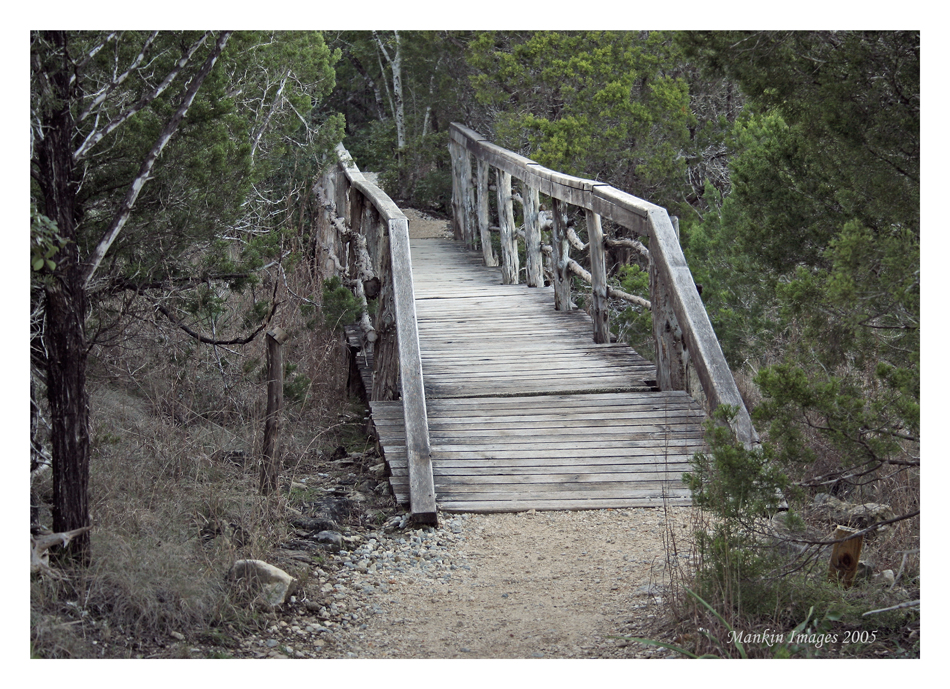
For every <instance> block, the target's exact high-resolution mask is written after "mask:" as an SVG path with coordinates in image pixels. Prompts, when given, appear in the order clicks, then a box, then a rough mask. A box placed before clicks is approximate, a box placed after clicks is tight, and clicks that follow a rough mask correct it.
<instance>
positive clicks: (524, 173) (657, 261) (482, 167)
mask: <svg viewBox="0 0 950 689" xmlns="http://www.w3.org/2000/svg"><path fill="white" fill-rule="evenodd" d="M449 149H450V152H451V154H452V161H453V165H452V169H453V182H452V206H453V224H454V229H455V235H456V239H459V240H462V241H464V242H465V243H466V244H467V245H468V246H470V247H471V248H475V246H476V244H477V243H479V242H476V230H477V236H478V238H479V239H480V243H481V245H482V250H483V255H484V257H485V262H486V264H488V265H498V263H497V260H496V259H495V257H494V255H493V252H492V249H491V242H490V239H489V234H488V232H489V225H488V167H489V166H491V167H494V168H495V169H496V171H497V174H496V189H497V195H498V215H499V226H500V231H501V235H502V241H501V248H502V254H503V256H502V274H503V276H504V279H505V281H506V282H517V279H518V278H517V274H518V268H517V261H518V259H517V246H516V245H515V246H514V247H513V249H512V242H513V240H512V239H511V237H512V236H513V233H514V228H513V220H512V219H511V218H512V211H511V201H512V198H514V197H513V195H512V194H511V177H515V178H517V179H519V180H521V182H522V185H523V191H524V194H523V197H522V202H523V204H524V217H525V240H526V245H527V282H528V284H529V285H531V286H543V284H544V281H543V276H542V275H541V270H540V255H541V247H540V224H539V222H538V194H539V193H544V194H547V195H548V196H550V197H551V198H552V200H553V201H554V205H555V208H554V209H553V224H552V242H551V249H552V251H551V253H552V259H553V260H552V264H553V268H554V270H553V273H554V289H555V307H556V308H558V309H561V310H567V309H569V308H570V282H569V279H568V276H567V272H568V270H569V269H570V264H571V263H574V262H573V261H571V260H570V254H569V252H570V243H569V242H568V240H567V236H566V234H567V228H565V227H562V222H561V218H562V211H561V203H562V202H563V203H568V204H571V205H574V206H578V207H580V208H584V209H585V211H586V213H587V227H588V238H589V243H590V249H591V255H590V258H591V278H592V285H591V289H592V299H591V304H592V314H591V315H592V318H593V320H594V341H595V342H607V341H609V330H608V307H607V296H608V287H607V284H606V267H605V258H604V244H605V241H604V238H603V234H602V231H601V228H600V218H601V217H605V218H608V219H609V220H611V221H613V222H615V223H617V224H618V225H621V226H623V227H626V228H628V229H630V230H632V231H633V232H635V233H636V234H638V235H640V236H645V237H649V239H650V247H649V256H650V303H651V310H652V312H653V333H654V340H655V342H656V351H657V381H658V386H659V387H660V388H661V389H663V390H673V389H685V388H686V385H687V376H686V363H687V361H692V363H693V365H694V367H695V369H696V374H697V377H698V378H699V381H700V384H701V385H702V388H703V392H704V394H705V396H706V400H707V405H708V411H709V412H712V411H713V410H714V409H715V408H716V407H718V406H719V405H722V404H727V405H730V406H733V407H735V408H736V409H737V410H738V413H737V415H736V417H735V419H734V420H733V422H732V424H731V425H732V429H733V431H734V432H735V434H736V437H737V439H738V440H739V441H740V442H742V443H743V444H744V445H746V446H747V447H752V446H753V445H755V444H757V443H758V435H757V434H756V432H755V428H754V427H753V425H752V420H751V418H750V416H749V412H748V410H747V409H746V407H745V404H744V403H743V400H742V396H741V395H740V394H739V390H738V388H737V387H736V382H735V379H734V378H733V375H732V371H731V370H730V369H729V366H728V364H727V363H726V359H725V357H724V356H723V354H722V349H721V347H720V346H719V340H718V339H717V337H716V333H715V332H714V330H713V327H712V323H710V321H709V316H708V314H707V313H706V309H705V307H704V306H703V303H702V300H701V299H700V297H699V293H698V291H697V289H696V286H695V283H694V282H693V277H692V274H691V273H690V270H689V266H688V265H687V263H686V258H685V256H684V255H683V251H682V248H681V247H680V244H679V240H678V237H677V233H676V231H675V230H674V227H673V223H672V221H671V220H670V216H669V214H668V213H667V211H666V209H665V208H662V207H660V206H657V205H655V204H652V203H649V202H648V201H644V200H643V199H640V198H637V197H636V196H633V195H632V194H628V193H627V192H624V191H621V190H619V189H616V188H614V187H612V186H610V185H608V184H604V183H602V182H597V181H594V180H589V179H581V178H579V177H573V176H571V175H566V174H563V173H561V172H557V171H555V170H550V169H548V168H545V167H543V166H542V165H539V164H538V163H536V162H534V161H533V160H530V159H528V158H525V157H524V156H521V155H518V154H517V153H514V152H512V151H509V150H507V149H504V148H501V147H500V146H497V145H495V144H493V143H491V142H489V141H487V140H486V139H485V138H484V137H483V136H481V135H480V134H479V133H478V132H475V131H473V130H472V129H469V128H468V127H465V126H463V125H461V124H457V123H454V122H453V123H452V124H451V125H450V127H449ZM472 156H474V158H475V162H476V182H475V184H474V185H473V184H472V167H471V157H472ZM608 241H610V240H608ZM512 253H513V254H514V256H512ZM575 265H576V263H575ZM512 273H513V275H512ZM565 290H566V295H567V296H566V298H565Z"/></svg>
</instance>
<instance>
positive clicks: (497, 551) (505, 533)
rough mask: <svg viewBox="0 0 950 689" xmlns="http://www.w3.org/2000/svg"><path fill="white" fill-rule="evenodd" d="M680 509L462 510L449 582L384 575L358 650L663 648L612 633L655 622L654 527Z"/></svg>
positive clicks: (678, 524) (662, 574) (622, 653)
mask: <svg viewBox="0 0 950 689" xmlns="http://www.w3.org/2000/svg"><path fill="white" fill-rule="evenodd" d="M689 519H690V509H689V508H670V509H668V510H664V509H662V508H640V509H625V510H594V511H583V512H538V513H532V512H528V513H520V514H491V515H472V516H471V517H470V519H469V520H468V521H467V522H466V527H465V539H464V541H463V542H462V544H461V545H460V546H459V549H458V551H457V553H456V554H454V557H455V558H456V561H458V558H462V559H463V560H464V561H466V562H467V563H468V564H469V566H470V568H471V569H470V570H459V571H458V572H456V573H455V574H453V577H452V580H451V583H444V582H441V581H433V580H431V579H428V580H427V579H414V580H406V581H404V582H402V581H401V582H400V585H399V586H393V587H392V589H391V591H390V595H388V596H386V597H385V600H383V601H378V603H379V605H380V607H381V608H382V612H381V613H380V614H377V615H374V616H373V618H372V620H370V623H369V624H368V626H367V628H366V629H364V630H362V633H361V634H360V637H361V639H360V642H359V645H360V646H361V648H360V649H359V651H358V653H357V655H358V657H363V658H496V659H497V658H632V657H653V656H665V655H668V653H667V652H666V651H664V650H662V649H657V648H654V647H649V646H644V645H641V644H636V643H633V644H631V643H630V642H627V641H625V640H623V639H615V638H611V637H612V636H614V635H636V636H640V635H647V636H649V635H650V634H651V633H652V632H654V631H655V628H656V625H655V624H654V623H655V622H656V621H658V620H657V615H658V613H659V612H660V610H661V606H662V605H663V599H664V596H663V592H664V591H665V589H666V586H665V582H667V579H668V577H667V573H666V572H667V557H666V549H665V547H664V534H665V533H667V528H670V530H671V532H672V533H673V535H674V538H676V539H677V540H678V541H679V543H680V545H682V544H683V543H685V542H686V540H687V534H688V533H689Z"/></svg>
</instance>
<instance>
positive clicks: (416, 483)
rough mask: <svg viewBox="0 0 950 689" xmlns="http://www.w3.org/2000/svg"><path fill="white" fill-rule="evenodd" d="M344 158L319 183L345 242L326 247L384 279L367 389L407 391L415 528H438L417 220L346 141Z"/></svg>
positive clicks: (382, 395)
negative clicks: (412, 240) (415, 272)
mask: <svg viewBox="0 0 950 689" xmlns="http://www.w3.org/2000/svg"><path fill="white" fill-rule="evenodd" d="M336 155H337V163H336V164H335V165H333V166H331V168H330V170H328V171H327V173H326V174H325V175H324V176H323V178H322V179H321V180H320V183H319V184H320V185H322V190H321V191H322V192H323V193H325V196H327V197H329V198H326V199H324V201H325V202H327V205H328V206H329V208H327V211H328V212H329V213H330V217H329V218H328V219H329V220H330V223H329V225H330V226H332V227H334V228H335V229H336V234H337V237H335V238H331V237H329V236H328V235H330V234H333V232H332V231H329V230H327V229H325V233H326V234H325V237H324V240H323V241H322V242H321V244H322V245H323V246H325V247H330V248H328V249H326V250H327V251H329V252H331V254H332V256H331V258H332V261H331V264H333V265H334V267H335V268H336V271H337V272H339V271H340V269H343V270H344V271H346V269H344V268H343V265H342V263H341V262H340V260H339V257H338V256H339V255H345V253H346V254H348V256H347V259H346V261H347V262H348V263H349V264H350V265H352V266H354V268H355V270H356V272H358V273H360V277H361V278H364V277H366V273H367V269H365V268H360V267H359V265H360V264H361V262H362V263H363V264H364V265H365V264H367V263H370V262H371V263H372V269H373V270H374V271H375V277H378V279H379V307H378V310H377V314H376V318H375V319H374V321H375V322H374V323H373V325H372V326H371V327H370V326H368V325H367V321H368V314H367V313H366V311H365V297H363V299H362V300H363V302H364V322H363V329H364V333H365V334H366V335H367V336H368V337H367V339H369V340H370V341H372V340H376V341H375V343H374V360H375V366H376V369H375V371H374V374H373V390H372V391H371V392H370V391H367V392H369V394H370V399H372V400H392V399H396V398H397V396H399V395H400V394H401V398H402V404H403V415H404V417H405V432H406V453H407V455H408V463H409V488H410V491H409V494H410V509H411V512H412V519H413V521H414V522H415V523H421V524H432V525H435V524H436V522H437V515H436V508H435V488H434V482H433V475H432V459H431V447H430V439H429V423H428V418H427V416H426V399H425V389H424V387H423V381H422V357H421V354H420V349H419V331H418V326H417V322H416V303H415V295H414V290H413V282H412V259H411V256H410V253H409V221H408V219H407V218H406V216H405V215H404V214H403V212H402V211H401V210H399V207H398V206H396V204H395V203H394V202H393V201H392V199H390V198H389V196H387V195H386V194H385V192H383V191H382V190H381V189H380V188H379V187H377V186H376V185H375V184H372V183H371V182H370V181H369V180H367V179H366V177H364V176H363V173H361V172H360V170H359V168H358V167H357V166H356V163H354V162H353V159H352V157H351V156H350V154H349V152H348V151H347V150H346V148H344V147H343V145H342V144H338V145H337V147H336ZM325 207H326V206H325ZM360 238H361V239H360ZM344 240H345V241H344ZM354 240H355V241H354ZM334 249H336V252H335V253H333V251H334ZM352 282H354V283H357V284H356V286H357V290H356V291H357V292H358V294H359V295H361V296H362V295H363V287H362V284H361V282H362V280H361V279H357V280H353V281H352ZM397 377H398V381H399V385H397Z"/></svg>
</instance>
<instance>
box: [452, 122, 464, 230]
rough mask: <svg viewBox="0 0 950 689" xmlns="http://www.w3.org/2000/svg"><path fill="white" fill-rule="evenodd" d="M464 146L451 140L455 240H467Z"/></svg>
mask: <svg viewBox="0 0 950 689" xmlns="http://www.w3.org/2000/svg"><path fill="white" fill-rule="evenodd" d="M462 151H463V149H462V146H461V145H459V144H457V143H455V142H454V141H452V140H451V139H450V140H449V155H450V156H451V157H452V235H453V236H454V237H455V241H457V242H462V241H465V202H464V201H463V200H462V191H463V182H462V159H463V155H462Z"/></svg>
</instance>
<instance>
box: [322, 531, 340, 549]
mask: <svg viewBox="0 0 950 689" xmlns="http://www.w3.org/2000/svg"><path fill="white" fill-rule="evenodd" d="M317 543H323V545H324V547H326V549H327V550H329V551H331V552H334V553H338V552H340V550H341V549H342V548H343V535H342V534H341V533H340V532H338V531H321V532H320V533H318V534H317Z"/></svg>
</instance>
